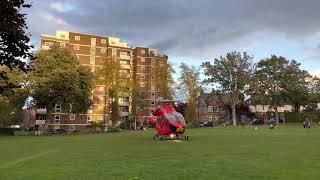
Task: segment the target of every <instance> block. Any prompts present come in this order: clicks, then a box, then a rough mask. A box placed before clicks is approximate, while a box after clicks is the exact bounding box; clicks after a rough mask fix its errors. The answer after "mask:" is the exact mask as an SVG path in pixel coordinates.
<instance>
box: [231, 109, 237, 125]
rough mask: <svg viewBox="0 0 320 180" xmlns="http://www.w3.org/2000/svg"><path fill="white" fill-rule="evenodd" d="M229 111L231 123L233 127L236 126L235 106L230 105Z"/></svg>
mask: <svg viewBox="0 0 320 180" xmlns="http://www.w3.org/2000/svg"><path fill="white" fill-rule="evenodd" d="M231 110H232V123H233V126H237V116H236V105H235V104H232V105H231Z"/></svg>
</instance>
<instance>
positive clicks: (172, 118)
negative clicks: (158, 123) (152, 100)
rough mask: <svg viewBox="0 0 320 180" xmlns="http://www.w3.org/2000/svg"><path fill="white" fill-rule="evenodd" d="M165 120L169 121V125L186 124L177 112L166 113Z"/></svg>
mask: <svg viewBox="0 0 320 180" xmlns="http://www.w3.org/2000/svg"><path fill="white" fill-rule="evenodd" d="M164 116H165V118H166V119H168V120H169V122H170V123H178V122H181V123H186V121H185V120H184V118H183V116H182V114H180V113H177V112H173V113H166V114H165V115H164Z"/></svg>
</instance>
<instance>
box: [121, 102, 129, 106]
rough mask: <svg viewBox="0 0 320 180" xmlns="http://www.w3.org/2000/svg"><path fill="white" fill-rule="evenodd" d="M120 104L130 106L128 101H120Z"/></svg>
mask: <svg viewBox="0 0 320 180" xmlns="http://www.w3.org/2000/svg"><path fill="white" fill-rule="evenodd" d="M119 106H129V102H128V101H119Z"/></svg>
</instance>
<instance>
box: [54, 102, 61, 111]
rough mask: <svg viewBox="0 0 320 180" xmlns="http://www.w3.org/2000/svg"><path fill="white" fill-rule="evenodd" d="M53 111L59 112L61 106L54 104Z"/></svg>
mask: <svg viewBox="0 0 320 180" xmlns="http://www.w3.org/2000/svg"><path fill="white" fill-rule="evenodd" d="M55 112H61V106H60V105H57V104H56V106H55Z"/></svg>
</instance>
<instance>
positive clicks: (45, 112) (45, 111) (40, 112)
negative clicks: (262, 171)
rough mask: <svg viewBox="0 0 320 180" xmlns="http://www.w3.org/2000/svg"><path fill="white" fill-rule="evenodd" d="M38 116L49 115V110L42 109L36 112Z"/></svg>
mask: <svg viewBox="0 0 320 180" xmlns="http://www.w3.org/2000/svg"><path fill="white" fill-rule="evenodd" d="M36 113H37V114H47V108H40V109H37V110H36Z"/></svg>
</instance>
